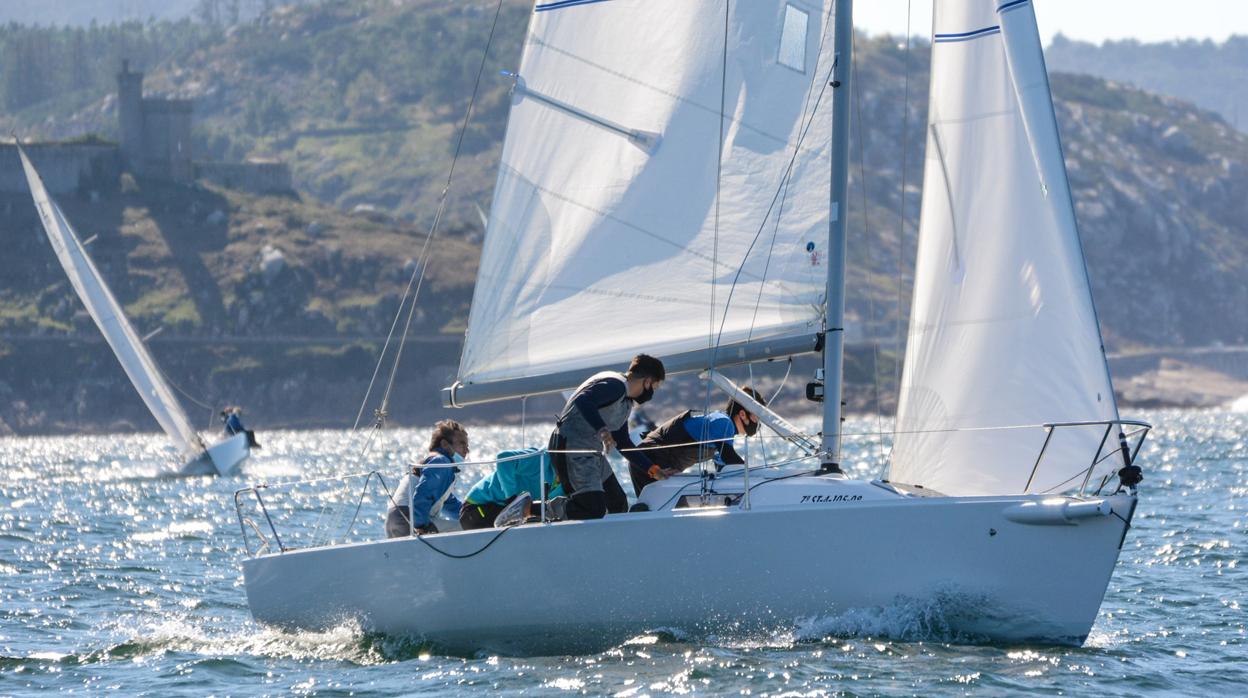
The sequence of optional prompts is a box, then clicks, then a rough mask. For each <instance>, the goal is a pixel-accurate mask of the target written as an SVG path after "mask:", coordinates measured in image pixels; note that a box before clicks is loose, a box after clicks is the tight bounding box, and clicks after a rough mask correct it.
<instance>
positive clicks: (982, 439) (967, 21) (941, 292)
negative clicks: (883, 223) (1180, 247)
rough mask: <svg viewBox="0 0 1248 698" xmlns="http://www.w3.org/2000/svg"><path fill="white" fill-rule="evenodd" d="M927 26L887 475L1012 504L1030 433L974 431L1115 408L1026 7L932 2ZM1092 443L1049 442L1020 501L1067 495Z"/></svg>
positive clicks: (1066, 437) (1069, 433) (1032, 450)
mask: <svg viewBox="0 0 1248 698" xmlns="http://www.w3.org/2000/svg"><path fill="white" fill-rule="evenodd" d="M934 21H935V24H934V31H935V35H934V40H933V46H932V81H931V90H930V94H931V103H930V106H929V110H930V112H929V124H928V136H927V155H926V159H927V162H926V170H925V173H924V184H923V209H922V215H921V221H920V230H919V246H918V259H917V269H916V272H915V285H914V304H913V310H912V314H911V321H910V334H909V343H908V348H907V354H906V360H905V369H904V375H903V378H902V387H901V398H900V404H899V407H898V419H897V429H898V432H899V433H898V435H897V441H896V446H895V448H894V451H893V462H892V469H891V473H890V479H892V480H893V481H896V482H903V483H913V484H921V485H924V486H926V487H930V488H933V489H935V490H938V491H940V492H944V493H946V494H951V495H952V494H958V495H973V494H1006V493H1018V492H1022V491H1023V489H1024V488H1025V487H1026V485H1027V481H1028V478H1029V476H1030V475H1031V472H1032V468H1033V466H1034V465H1035V463H1036V457H1037V455H1039V451H1040V447H1041V445H1042V443H1043V441H1044V432H1043V430H1041V429H1038V428H1033V429H1019V430H1004V431H974V430H977V429H982V428H986V427H1005V426H1017V425H1027V424H1038V423H1044V422H1051V421H1064V422H1069V421H1091V420H1111V419H1117V416H1118V410H1117V406H1116V405H1115V402H1114V394H1113V390H1112V388H1111V386H1110V379H1109V373H1108V370H1107V368H1106V364H1105V358H1104V355H1103V348H1102V345H1101V336H1100V330H1099V328H1098V326H1097V318H1096V312H1095V309H1094V308H1093V304H1092V295H1091V291H1090V289H1089V285H1088V278H1087V273H1086V270H1085V267H1084V260H1083V254H1082V250H1081V248H1080V243H1079V234H1078V230H1077V229H1076V225H1075V216H1074V209H1073V205H1072V203H1071V196H1070V187H1069V184H1068V182H1067V179H1066V169H1065V164H1064V162H1063V158H1062V149H1061V143H1060V141H1059V138H1058V132H1057V125H1056V120H1055V118H1054V113H1053V104H1052V101H1051V96H1050V92H1049V84H1048V76H1047V73H1046V70H1045V64H1044V55H1043V52H1042V50H1041V46H1040V40H1039V35H1038V32H1037V31H1036V23H1035V14H1034V12H1033V9H1032V6H1031V3H1030V2H1029V1H1028V0H956V1H953V0H941V1H938V2H937V3H936V8H935V17H934ZM940 430H963V431H940ZM967 430H970V431H967ZM914 432H922V433H914ZM1103 434H1104V429H1103V428H1102V427H1090V428H1077V429H1062V430H1059V433H1055V435H1054V439H1053V443H1052V444H1051V445H1050V447H1049V449H1048V451H1047V452H1046V455H1045V458H1044V461H1043V463H1042V465H1041V468H1040V470H1039V471H1038V472H1037V473H1036V479H1035V481H1034V482H1033V483H1032V486H1031V488H1030V491H1032V492H1043V491H1047V490H1050V489H1057V490H1060V489H1065V488H1069V487H1070V486H1071V485H1072V484H1073V486H1074V487H1078V486H1079V484H1080V483H1081V482H1082V479H1083V470H1086V469H1087V468H1088V466H1089V465H1090V464H1091V462H1092V459H1093V457H1094V454H1095V453H1096V451H1097V446H1098V444H1099V443H1100V440H1101V437H1102V435H1103ZM1115 443H1116V438H1114V437H1111V441H1110V444H1111V445H1112V444H1115Z"/></svg>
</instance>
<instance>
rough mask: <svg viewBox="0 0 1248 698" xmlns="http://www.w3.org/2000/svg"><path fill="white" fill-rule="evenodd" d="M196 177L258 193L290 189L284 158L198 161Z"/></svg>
mask: <svg viewBox="0 0 1248 698" xmlns="http://www.w3.org/2000/svg"><path fill="white" fill-rule="evenodd" d="M195 178H196V179H202V180H206V181H209V182H213V183H215V184H220V185H221V186H223V187H227V188H230V189H238V190H241V191H250V192H255V193H258V194H270V193H285V192H289V191H293V190H294V189H293V186H292V185H291V179H290V168H289V167H288V166H287V165H286V163H284V162H273V161H267V160H250V161H248V162H197V163H195Z"/></svg>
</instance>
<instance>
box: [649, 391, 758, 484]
mask: <svg viewBox="0 0 1248 698" xmlns="http://www.w3.org/2000/svg"><path fill="white" fill-rule="evenodd" d="M743 391H744V392H745V393H747V394H749V396H750V397H752V398H754V399H755V400H758V401H760V402H761V401H762V398H761V397H760V396H759V394H758V393H757V392H755V391H754V389H753V388H744V389H743ZM757 431H758V416H757V415H754V414H752V413H750V411H749V410H747V409H745V407H744V406H743V405H742V404H741V403H739V402H737V401H736V400H732V399H729V400H728V404H727V405H726V406H725V407H724V411H723V412H711V413H709V414H705V415H696V414H694V413H693V411H692V410H686V411H685V412H683V413H681V414H678V415H676V416H675V417H672V418H671V419H669V420H667V421H666V422H664V423H662V424H660V425H659V426H657V427H655V428H654V429H653V430H652V431H651V432H650V433H648V434H646V436H645V438H643V439H642V440H641V443H640V444H638V448H641V449H643V452H644V453H645V454H646V457H647V458H649V459H650V461H651V463H652V464H651V465H650V466H645V465H643V464H640V463H637V462H635V461H630V462H629V464H628V474H629V475H630V476H632V480H633V491H634V492H635V493H636V494H637V495H638V496H640V495H641V491H642V490H643V489H645V487H646V485H649V484H650V483H652V482H657V481H659V480H663V479H666V478H668V477H671V476H672V475H675V474H676V473H679V472H683V471H684V470H687V469H688V468H690V467H692V466H694V465H697V464H698V463H701V462H703V461H707V460H709V461H712V462H713V463H714V464H715V468H716V470H718V469H719V468H722V467H724V466H725V465H743V464H744V463H745V460H744V459H742V458H741V456H739V455H737V452H736V450H735V449H734V448H733V447H732V440H733V438H735V437H736V436H738V435H740V434H744V435H746V436H753V435H754V434H755V433H756V432H757ZM708 442H709V443H708ZM659 447H661V448H659Z"/></svg>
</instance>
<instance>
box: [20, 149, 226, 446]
mask: <svg viewBox="0 0 1248 698" xmlns="http://www.w3.org/2000/svg"><path fill="white" fill-rule="evenodd" d="M18 154H19V155H21V158H22V167H23V169H25V171H26V181H27V183H28V184H29V185H30V193H31V196H32V197H34V200H35V208H36V209H38V210H39V218H40V220H42V221H43V229H44V231H45V232H47V234H48V241H49V242H51V243H52V249H53V250H55V251H56V258H57V259H59V260H60V262H61V266H62V267H64V268H65V274H66V276H68V277H69V282H70V284H72V285H73V287H74V291H76V292H77V293H78V297H79V298H81V299H82V304H83V305H85V306H86V307H87V312H88V313H90V314H91V318H92V319H93V320H95V324H96V325H97V326H98V327H99V328H100V332H101V333H102V334H103V335H104V339H105V340H107V341H108V346H109V347H111V348H112V350H113V353H114V354H116V356H117V360H118V361H120V362H121V367H122V368H123V369H125V371H126V375H127V376H129V377H130V382H131V383H133V384H134V388H135V390H137V391H139V396H140V397H142V398H143V402H145V403H146V404H147V408H148V409H149V410H151V412H152V416H153V417H155V418H156V421H157V422H159V423H160V426H161V428H162V429H164V430H165V433H166V434H168V435H169V438H170V439H171V440H172V441H173V443H174V445H176V446H177V447H178V449H179V450H180V451H181V452H182V453H183V454H184V455H192V454H194V453H197V452H200V451H202V450H203V449H204V446H203V443H202V442H201V440H200V438H199V435H198V434H196V433H195V429H194V428H192V427H191V423H190V420H189V419H187V416H186V412H184V411H183V410H182V405H181V404H179V403H178V401H177V399H176V398H174V396H173V392H172V391H171V390H170V389H169V386H168V384H166V383H165V380H164V378H163V377H162V376H161V374H160V370H159V369H158V368H156V363H155V361H153V360H152V357H151V355H150V354H148V353H147V348H146V347H144V346H143V342H142V341H141V340H140V339H139V335H138V333H136V332H135V331H134V328H133V327H132V326H131V325H130V321H129V320H127V319H126V315H125V313H124V312H123V311H122V309H121V306H120V305H118V304H117V299H116V298H114V297H113V294H112V292H111V291H109V289H108V285H107V284H105V283H104V279H103V278H102V277H101V276H100V272H99V270H97V269H96V268H95V263H94V262H92V261H91V258H90V257H89V256H87V252H86V250H85V249H83V247H82V243H81V242H79V241H78V236H77V235H76V234H75V233H74V229H73V227H72V226H70V224H69V221H68V220H66V219H65V216H64V214H62V213H61V209H60V207H59V206H57V205H56V202H55V201H53V200H52V198H51V197H50V196H49V195H48V192H47V190H46V189H45V188H44V186H43V180H42V179H41V178H40V177H39V173H38V172H37V171H36V170H35V167H34V165H32V164H31V162H30V159H29V158H27V156H26V152H25V151H24V150H21V148H20V147H19V149H18Z"/></svg>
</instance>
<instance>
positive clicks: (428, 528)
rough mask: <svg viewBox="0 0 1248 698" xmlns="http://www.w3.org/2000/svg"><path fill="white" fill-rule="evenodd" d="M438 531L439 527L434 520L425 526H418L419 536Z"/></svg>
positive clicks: (417, 532) (417, 533)
mask: <svg viewBox="0 0 1248 698" xmlns="http://www.w3.org/2000/svg"><path fill="white" fill-rule="evenodd" d="M437 532H438V527H437V526H435V525H434V523H433V522H432V521H430V522H429V523H427V524H425V525H424V526H417V527H416V535H418V536H427V535H429V534H430V533H437Z"/></svg>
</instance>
